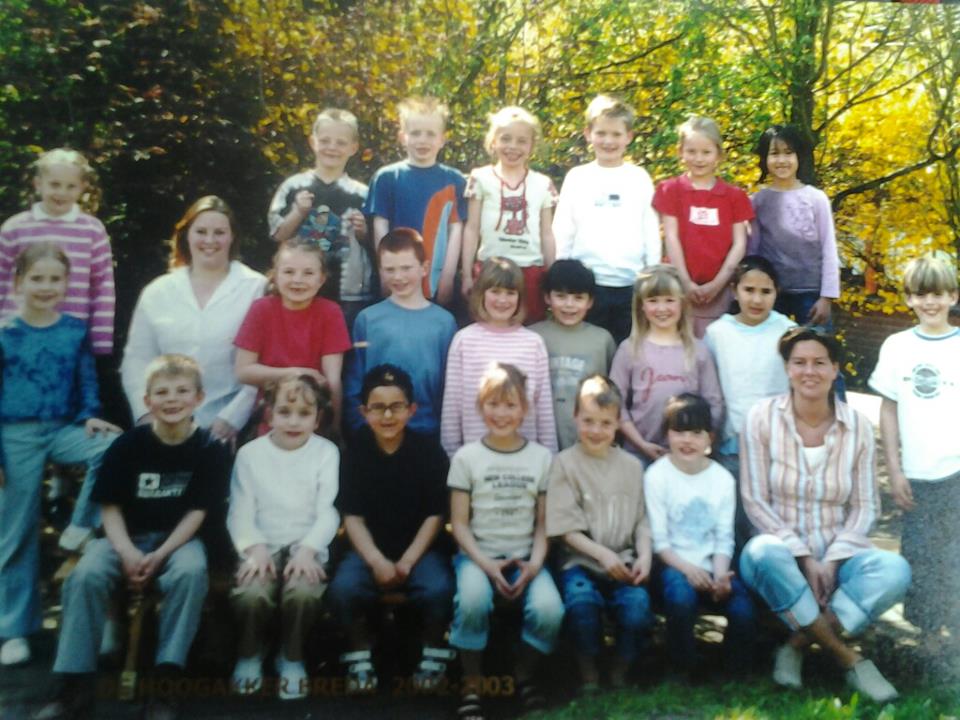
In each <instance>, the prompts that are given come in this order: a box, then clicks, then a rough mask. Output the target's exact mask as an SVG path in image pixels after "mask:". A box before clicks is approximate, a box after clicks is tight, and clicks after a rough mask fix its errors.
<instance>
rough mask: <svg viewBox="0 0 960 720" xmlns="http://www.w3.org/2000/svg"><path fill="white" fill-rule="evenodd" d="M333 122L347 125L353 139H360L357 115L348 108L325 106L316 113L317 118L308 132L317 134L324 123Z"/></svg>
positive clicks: (330, 123)
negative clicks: (351, 131)
mask: <svg viewBox="0 0 960 720" xmlns="http://www.w3.org/2000/svg"><path fill="white" fill-rule="evenodd" d="M333 123H341V124H343V125H347V126H348V127H349V128H350V129H351V130H353V139H354V140H359V139H360V123H358V122H357V116H356V115H354V114H353V113H352V112H350V111H349V110H341V109H340V108H325V109H323V110H321V111H320V114H319V115H317V119H316V120H314V121H313V127H312V128H310V134H311V135H317V134H318V133H319V132H320V129H321V128H322V127H323V126H324V125H332V124H333Z"/></svg>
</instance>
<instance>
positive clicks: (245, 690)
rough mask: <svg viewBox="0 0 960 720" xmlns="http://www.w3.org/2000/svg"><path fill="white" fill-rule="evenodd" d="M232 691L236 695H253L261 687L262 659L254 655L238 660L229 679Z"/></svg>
mask: <svg viewBox="0 0 960 720" xmlns="http://www.w3.org/2000/svg"><path fill="white" fill-rule="evenodd" d="M230 684H231V687H232V688H233V691H234V692H235V693H237V694H238V695H254V694H256V693H258V692H260V688H262V687H263V658H261V657H260V656H259V655H254V656H253V657H248V658H238V659H237V664H236V665H235V666H234V667H233V677H231V678H230Z"/></svg>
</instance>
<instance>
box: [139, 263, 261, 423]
mask: <svg viewBox="0 0 960 720" xmlns="http://www.w3.org/2000/svg"><path fill="white" fill-rule="evenodd" d="M265 285H266V278H265V277H264V276H263V275H261V274H260V273H258V272H256V271H254V270H251V269H250V268H248V267H247V266H246V265H244V264H243V263H241V262H237V261H233V262H231V263H230V270H229V272H228V273H227V277H225V278H224V279H223V282H221V283H220V285H219V287H217V289H216V290H215V291H214V293H213V295H212V296H211V297H210V299H209V300H208V301H207V304H206V305H205V306H204V307H202V308H201V307H200V305H199V304H198V303H197V297H196V295H195V294H194V292H193V288H192V287H191V285H190V274H189V270H188V268H186V267H181V268H177V269H175V270H172V271H170V272H168V273H166V274H165V275H161V276H160V277H158V278H156V279H155V280H153V281H152V282H151V283H150V284H149V285H147V286H146V287H145V288H144V289H143V292H142V293H141V294H140V299H139V300H138V301H137V307H136V308H135V309H134V311H133V319H132V320H131V321H130V332H129V333H128V334H127V347H126V349H125V350H124V353H123V363H122V365H121V366H120V376H121V379H122V380H123V391H124V394H126V396H127V402H128V403H130V410H131V411H132V412H133V418H134V420H136V419H137V418H140V417H142V416H143V415H145V414H146V412H147V408H146V406H145V405H144V404H143V396H144V392H145V390H146V377H145V375H144V373H145V371H146V368H147V365H149V364H150V361H151V360H153V359H154V358H155V357H157V356H158V355H162V354H164V353H183V354H184V355H189V356H190V357H192V358H193V359H194V360H196V361H197V362H198V363H199V364H200V370H201V372H202V373H203V391H204V395H205V397H204V401H203V404H202V405H201V406H200V407H199V408H197V410H196V413H195V419H196V421H197V423H198V424H199V425H200V426H201V427H209V425H210V424H211V423H212V422H213V421H214V420H215V419H217V418H219V419H221V420H224V421H225V422H228V423H230V425H232V426H233V427H235V428H237V429H240V428H242V427H243V426H244V425H245V424H246V423H247V420H248V419H249V418H250V413H251V412H252V410H253V405H254V402H255V401H256V397H257V391H256V389H255V388H252V387H249V386H246V385H241V384H240V383H239V382H237V379H236V376H235V375H234V373H233V364H234V358H235V356H236V348H235V347H234V345H233V339H234V337H236V334H237V330H238V329H239V328H240V323H242V322H243V318H244V317H246V314H247V310H248V309H249V308H250V305H251V304H252V303H253V301H254V300H256V299H257V298H258V297H260V296H262V295H263V289H264V286H265Z"/></svg>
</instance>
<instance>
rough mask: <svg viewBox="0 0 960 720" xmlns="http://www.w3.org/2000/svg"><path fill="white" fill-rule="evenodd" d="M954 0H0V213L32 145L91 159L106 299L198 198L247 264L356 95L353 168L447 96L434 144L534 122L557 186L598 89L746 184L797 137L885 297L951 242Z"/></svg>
mask: <svg viewBox="0 0 960 720" xmlns="http://www.w3.org/2000/svg"><path fill="white" fill-rule="evenodd" d="M958 25H960V8H957V7H952V8H951V7H947V6H936V5H901V4H888V3H876V2H827V0H785V1H784V2H778V3H770V2H765V1H764V2H760V1H758V0H753V1H746V2H745V1H743V0H713V1H707V0H686V1H683V2H680V1H673V2H669V1H668V2H652V1H650V0H617V1H613V0H564V1H561V0H472V2H466V1H465V0H384V1H382V2H358V1H355V0H187V1H176V0H170V1H169V2H156V3H154V4H147V3H143V2H139V3H129V2H108V1H96V0H87V1H81V0H6V1H5V3H4V9H3V11H2V13H0V72H2V74H3V75H2V77H0V212H2V213H3V214H4V215H5V216H6V215H10V214H12V213H14V212H15V211H17V210H18V209H20V208H21V207H23V206H25V204H26V203H27V202H28V200H29V193H28V187H29V186H28V184H27V181H26V172H27V167H28V165H29V163H30V162H31V160H32V159H33V158H34V157H35V156H36V153H37V152H39V151H40V150H41V149H47V148H50V147H54V146H57V145H70V146H73V147H76V148H78V149H80V150H81V151H84V152H86V153H88V154H89V155H90V157H91V159H92V160H93V161H94V162H95V164H96V165H97V167H98V169H99V173H100V179H101V185H102V189H103V197H102V202H101V207H100V210H99V215H100V217H101V218H103V219H104V221H105V222H106V223H107V225H108V227H109V229H110V231H111V235H112V237H113V240H114V244H115V249H116V254H117V258H118V264H119V272H118V278H119V292H120V298H121V302H120V308H121V314H120V317H119V318H118V328H125V327H126V320H127V316H128V314H129V312H130V309H131V307H132V303H133V300H134V299H135V295H136V293H137V292H139V289H140V288H141V287H142V285H143V284H144V283H145V282H146V281H147V280H149V279H150V278H151V277H153V276H155V275H156V274H158V273H159V272H161V271H162V269H163V264H164V258H165V251H164V247H163V241H164V240H165V238H166V237H167V236H168V234H169V231H170V228H172V225H173V223H174V221H175V220H176V218H177V217H178V216H179V215H180V214H181V213H182V211H183V209H184V208H185V207H186V206H187V205H188V204H189V203H190V202H191V201H192V200H193V199H194V198H195V197H197V196H199V195H201V194H205V193H211V192H212V193H217V194H221V195H223V196H224V197H225V198H227V199H228V200H229V201H230V202H231V204H232V205H233V206H234V207H235V208H236V210H237V212H238V214H239V216H240V220H241V226H242V228H243V231H244V235H245V237H246V241H247V246H246V248H247V250H246V256H247V258H248V259H249V260H251V262H252V263H253V264H254V265H257V266H259V267H261V268H262V267H263V266H264V265H265V263H266V262H267V261H268V257H269V252H270V247H269V242H267V240H266V227H265V213H266V206H267V203H268V201H269V197H270V195H271V193H272V191H273V190H274V188H275V187H276V185H277V184H278V182H279V181H280V179H281V178H282V177H283V176H286V175H288V174H290V173H291V172H293V171H294V170H296V169H298V168H301V167H304V166H308V165H309V164H310V163H311V157H310V153H309V150H308V147H307V143H306V130H307V128H308V127H309V125H310V122H311V119H312V117H313V116H314V115H315V113H316V112H317V111H318V110H319V109H320V108H322V107H324V106H326V105H339V106H343V107H347V108H349V109H351V110H353V111H354V112H355V113H356V114H357V115H358V117H359V118H360V121H361V131H362V148H363V150H362V152H361V153H360V154H358V156H357V157H356V158H355V159H354V160H353V161H352V162H351V166H350V168H349V169H350V171H351V173H352V174H354V175H355V176H356V177H358V178H360V179H363V180H366V179H368V178H369V176H370V175H371V174H372V172H373V170H375V169H376V167H378V166H379V165H381V164H383V163H386V162H389V161H392V160H394V159H396V158H397V157H398V148H397V147H396V142H395V133H396V122H395V114H394V108H395V105H396V102H397V101H398V100H399V99H400V98H402V97H403V96H405V95H407V94H410V93H431V94H436V95H439V96H441V97H443V98H445V99H446V100H448V101H449V103H450V105H451V109H452V112H453V120H452V124H451V127H450V132H449V138H450V139H449V142H448V145H447V147H446V149H445V150H444V155H443V160H444V161H445V162H447V163H449V164H452V165H455V166H457V167H460V168H461V169H464V170H466V169H469V168H470V167H472V166H474V165H476V164H479V163H482V162H485V160H486V158H485V156H484V151H483V149H482V137H483V134H484V130H485V127H484V126H485V118H486V115H487V114H488V113H489V112H490V111H492V110H495V109H496V108H498V107H499V106H501V105H503V104H506V103H519V104H522V105H524V106H525V107H527V108H528V109H530V110H531V111H532V112H534V113H535V114H537V115H538V116H539V117H540V118H541V119H542V121H543V126H544V138H543V141H542V142H541V144H540V146H539V148H538V152H537V155H536V157H535V161H534V164H535V165H537V166H538V167H539V168H541V169H543V170H545V171H546V172H548V173H549V174H551V175H552V176H553V177H554V178H555V179H556V180H557V181H558V182H559V180H560V179H562V176H563V174H564V172H565V171H566V170H567V169H569V167H571V166H572V165H574V164H576V163H579V162H582V161H584V160H585V159H587V157H588V152H587V148H586V147H585V145H584V142H583V139H582V136H581V128H582V119H581V118H582V112H583V109H584V107H585V105H586V103H587V102H588V100H589V99H590V97H591V96H592V95H593V94H595V93H597V92H600V91H610V92H616V93H619V94H621V95H623V96H624V97H625V98H627V99H628V100H629V101H630V102H631V103H633V104H634V105H635V106H636V107H637V108H638V110H639V112H640V118H639V121H638V124H637V140H636V141H635V142H634V144H633V146H632V153H633V158H634V160H636V161H637V162H640V163H642V164H644V165H646V166H647V167H648V168H649V169H650V171H651V174H653V175H654V178H655V179H662V178H664V177H667V176H668V175H670V174H674V173H676V172H678V166H677V162H676V153H675V149H674V145H675V132H674V128H675V127H676V125H677V124H678V123H679V122H681V121H682V120H683V119H684V118H685V116H687V115H688V114H690V113H693V112H698V113H702V114H708V115H711V116H713V117H715V118H716V119H717V120H718V122H719V123H720V125H721V127H722V128H723V129H724V131H725V133H726V137H727V141H728V158H727V163H726V165H725V166H724V171H725V172H726V173H727V174H728V175H729V176H730V177H731V178H732V179H733V180H734V181H736V182H738V183H740V184H742V185H744V186H746V187H748V188H751V189H752V188H753V187H754V186H755V183H756V179H757V175H758V172H757V169H756V164H755V163H756V161H755V158H754V157H753V156H752V154H751V151H752V147H753V145H754V142H755V140H756V137H757V136H758V134H759V133H760V132H761V131H762V130H763V128H764V127H765V126H766V125H768V124H769V123H770V122H780V121H789V122H794V123H797V124H799V125H800V126H801V127H802V128H804V131H805V132H806V133H807V134H808V135H809V137H810V138H811V139H812V140H813V141H814V142H815V143H816V150H815V153H814V160H815V164H816V169H817V173H818V177H819V178H820V181H821V184H822V186H823V188H824V189H825V191H826V192H827V193H828V194H829V195H830V196H831V198H832V199H833V202H834V206H835V210H836V212H837V227H838V231H839V234H840V238H841V242H842V253H843V255H844V261H845V264H846V266H847V268H848V269H849V273H848V275H849V276H848V277H847V282H846V287H847V290H846V291H845V297H844V303H845V304H846V305H847V306H849V307H851V308H853V309H867V310H869V309H878V308H879V309H882V310H884V311H893V310H895V309H898V308H899V307H900V306H899V304H898V303H899V300H898V298H897V292H896V281H897V279H898V275H899V271H898V267H899V266H900V265H902V263H903V261H904V258H906V257H908V256H909V255H911V254H912V253H914V252H915V251H916V249H917V248H918V247H921V246H923V247H932V248H943V249H947V250H949V251H950V252H951V253H953V254H955V253H956V250H957V247H958V246H960V183H958V179H960V175H958V163H957V153H958V148H960V111H958V104H957V98H956V93H957V85H958V79H960V26H958Z"/></svg>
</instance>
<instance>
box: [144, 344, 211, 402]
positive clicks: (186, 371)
mask: <svg viewBox="0 0 960 720" xmlns="http://www.w3.org/2000/svg"><path fill="white" fill-rule="evenodd" d="M144 375H145V376H146V380H147V389H146V392H147V393H149V392H150V388H151V387H153V383H154V382H156V380H157V378H160V377H165V378H173V377H188V378H190V379H191V380H193V384H194V385H195V386H196V388H197V392H202V391H203V379H202V376H201V373H200V364H199V363H198V362H197V361H196V360H194V359H193V358H192V357H190V356H189V355H182V354H180V353H167V354H166V355H160V356H159V357H155V358H154V359H153V360H151V361H150V364H149V365H147V369H146V371H145V372H144Z"/></svg>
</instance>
